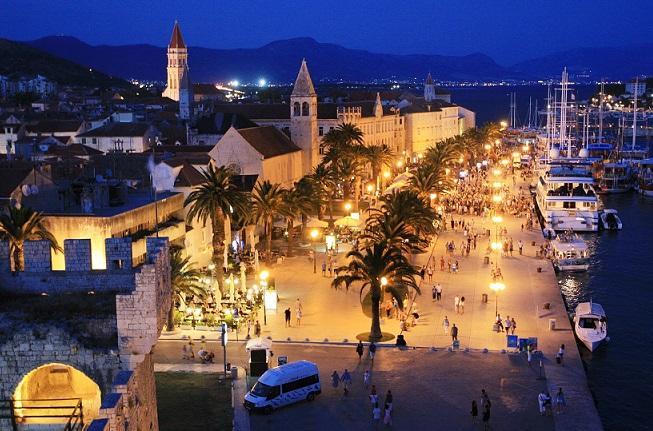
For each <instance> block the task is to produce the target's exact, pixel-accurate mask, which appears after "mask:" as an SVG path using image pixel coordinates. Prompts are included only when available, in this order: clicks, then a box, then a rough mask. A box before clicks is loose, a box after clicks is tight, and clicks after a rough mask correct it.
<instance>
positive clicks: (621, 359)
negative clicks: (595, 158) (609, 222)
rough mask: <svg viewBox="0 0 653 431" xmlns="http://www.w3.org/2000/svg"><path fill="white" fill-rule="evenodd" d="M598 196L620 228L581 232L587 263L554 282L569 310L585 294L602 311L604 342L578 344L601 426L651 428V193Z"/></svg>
mask: <svg viewBox="0 0 653 431" xmlns="http://www.w3.org/2000/svg"><path fill="white" fill-rule="evenodd" d="M603 199H604V202H605V206H606V208H614V209H617V210H618V211H619V216H620V217H621V219H622V221H623V223H624V228H623V230H622V231H617V232H614V231H606V232H599V233H598V234H584V235H582V236H583V239H585V240H586V241H587V242H588V245H589V247H590V250H591V251H592V255H591V256H592V257H591V259H590V269H589V271H588V272H586V273H559V274H558V284H559V285H560V289H561V291H562V293H563V294H564V296H565V299H566V302H567V305H568V307H569V311H573V310H574V308H575V307H576V305H577V304H578V303H579V302H585V301H589V300H590V299H591V300H593V301H595V302H598V303H600V304H601V305H603V308H604V309H605V311H606V313H607V316H608V333H609V336H610V342H609V343H608V344H607V345H605V346H603V347H601V348H599V349H598V350H597V351H595V352H594V353H590V352H589V351H588V350H587V349H585V348H584V347H581V356H582V358H583V361H584V362H585V365H586V367H587V375H588V379H589V383H590V388H591V389H592V392H593V393H594V396H595V398H596V401H597V406H598V409H599V413H600V414H601V418H602V420H603V423H604V426H605V429H606V430H621V429H653V427H651V425H650V414H649V409H650V407H649V404H650V403H648V400H649V399H650V394H651V392H652V391H653V386H652V384H651V382H652V381H653V371H652V368H651V367H650V365H649V355H648V354H649V353H650V352H651V346H653V331H651V330H650V320H651V307H652V305H653V288H651V284H652V283H651V280H653V247H652V245H653V224H652V223H651V222H652V221H653V199H647V198H644V197H641V196H639V195H637V194H635V193H629V194H623V195H613V196H605V197H603Z"/></svg>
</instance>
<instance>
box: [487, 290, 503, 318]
mask: <svg viewBox="0 0 653 431" xmlns="http://www.w3.org/2000/svg"><path fill="white" fill-rule="evenodd" d="M505 288H506V285H505V284H503V283H490V289H491V290H493V291H494V294H495V301H494V315H495V316H498V315H499V292H500V291H502V290H503V289H505Z"/></svg>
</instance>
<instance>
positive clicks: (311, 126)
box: [290, 60, 320, 174]
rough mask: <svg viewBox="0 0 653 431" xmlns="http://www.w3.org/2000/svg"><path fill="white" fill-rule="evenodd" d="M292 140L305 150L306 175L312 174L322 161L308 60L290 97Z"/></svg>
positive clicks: (303, 164) (315, 97)
mask: <svg viewBox="0 0 653 431" xmlns="http://www.w3.org/2000/svg"><path fill="white" fill-rule="evenodd" d="M290 138H291V139H292V141H293V142H294V143H295V144H296V145H297V146H298V147H299V148H301V149H302V150H303V155H302V156H303V157H302V170H303V172H304V174H307V173H309V172H311V171H312V169H313V168H314V167H315V166H316V165H317V164H318V162H319V161H320V160H319V157H320V154H319V142H318V136H317V94H316V93H315V88H314V87H313V81H312V80H311V75H310V74H309V73H308V67H307V66H306V60H302V65H301V67H300V68H299V73H298V74H297V79H296V80H295V86H294V87H293V90H292V93H291V95H290Z"/></svg>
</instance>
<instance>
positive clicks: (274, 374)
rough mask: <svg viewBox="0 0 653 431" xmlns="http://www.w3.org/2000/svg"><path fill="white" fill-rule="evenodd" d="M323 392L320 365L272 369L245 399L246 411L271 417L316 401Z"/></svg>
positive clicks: (291, 364)
mask: <svg viewBox="0 0 653 431" xmlns="http://www.w3.org/2000/svg"><path fill="white" fill-rule="evenodd" d="M321 392H322V387H321V386H320V376H319V371H318V369H317V365H315V364H314V363H312V362H309V361H297V362H291V363H289V364H285V365H281V366H279V367H275V368H270V369H269V370H267V371H266V372H265V373H263V375H262V376H261V377H259V379H258V382H256V384H255V385H254V387H252V389H251V390H250V391H249V392H248V393H247V394H246V395H245V403H244V404H245V408H246V409H247V410H250V411H262V412H264V413H271V412H272V410H274V409H278V408H279V407H283V406H285V405H288V404H292V403H296V402H297V401H302V400H306V401H313V400H314V399H315V396H316V395H318V394H320V393H321Z"/></svg>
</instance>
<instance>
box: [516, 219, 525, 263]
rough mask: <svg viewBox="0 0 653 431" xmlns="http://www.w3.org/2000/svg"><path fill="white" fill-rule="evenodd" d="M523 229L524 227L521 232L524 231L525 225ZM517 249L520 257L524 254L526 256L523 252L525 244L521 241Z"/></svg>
mask: <svg viewBox="0 0 653 431" xmlns="http://www.w3.org/2000/svg"><path fill="white" fill-rule="evenodd" d="M521 227H522V229H521V230H524V225H521ZM517 248H519V255H520V256H521V255H522V254H524V253H523V250H524V242H523V241H522V240H521V239H520V240H519V242H517Z"/></svg>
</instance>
